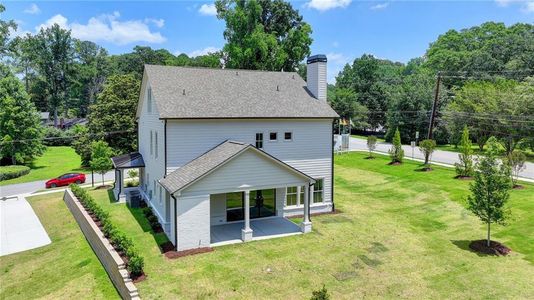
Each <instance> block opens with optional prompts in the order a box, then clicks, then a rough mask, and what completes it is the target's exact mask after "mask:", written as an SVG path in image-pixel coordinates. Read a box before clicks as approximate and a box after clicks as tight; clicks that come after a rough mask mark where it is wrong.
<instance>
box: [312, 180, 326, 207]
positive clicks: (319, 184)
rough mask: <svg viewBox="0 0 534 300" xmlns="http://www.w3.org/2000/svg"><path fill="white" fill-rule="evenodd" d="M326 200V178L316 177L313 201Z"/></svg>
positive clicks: (320, 201)
mask: <svg viewBox="0 0 534 300" xmlns="http://www.w3.org/2000/svg"><path fill="white" fill-rule="evenodd" d="M323 201H324V179H316V180H315V185H313V203H322V202H323Z"/></svg>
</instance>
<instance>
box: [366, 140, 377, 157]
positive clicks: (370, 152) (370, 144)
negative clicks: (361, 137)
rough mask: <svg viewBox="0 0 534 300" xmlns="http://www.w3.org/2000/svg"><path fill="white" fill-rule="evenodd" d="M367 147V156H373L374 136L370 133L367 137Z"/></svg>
mask: <svg viewBox="0 0 534 300" xmlns="http://www.w3.org/2000/svg"><path fill="white" fill-rule="evenodd" d="M367 149H369V158H374V157H373V151H374V150H375V149H376V136H374V135H370V136H368V137H367Z"/></svg>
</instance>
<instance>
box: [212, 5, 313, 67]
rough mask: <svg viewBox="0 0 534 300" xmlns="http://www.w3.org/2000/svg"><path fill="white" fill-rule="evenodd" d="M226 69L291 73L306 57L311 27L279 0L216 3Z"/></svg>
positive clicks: (310, 40) (292, 9)
mask: <svg viewBox="0 0 534 300" xmlns="http://www.w3.org/2000/svg"><path fill="white" fill-rule="evenodd" d="M215 6H216V7H217V18H219V19H221V20H224V21H225V23H226V29H225V31H224V38H225V39H226V45H225V46H224V48H223V52H224V55H225V60H226V63H225V65H226V67H229V68H236V69H251V70H269V71H280V70H286V71H294V70H296V68H297V67H298V65H299V63H300V62H302V60H303V59H304V58H305V57H306V56H308V55H309V54H310V45H311V43H312V38H311V32H312V29H311V26H310V25H309V24H308V23H306V22H304V21H303V19H302V16H301V15H300V14H299V12H298V11H297V10H295V9H294V8H293V7H292V6H291V4H290V3H288V2H285V1H283V0H274V1H273V0H251V1H242V0H217V1H215Z"/></svg>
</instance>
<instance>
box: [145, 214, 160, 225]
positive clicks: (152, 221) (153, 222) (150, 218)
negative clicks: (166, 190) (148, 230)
mask: <svg viewBox="0 0 534 300" xmlns="http://www.w3.org/2000/svg"><path fill="white" fill-rule="evenodd" d="M147 219H148V222H149V223H150V225H151V226H152V227H154V225H157V224H159V221H158V217H156V216H155V215H154V214H152V215H150V216H148V217H147Z"/></svg>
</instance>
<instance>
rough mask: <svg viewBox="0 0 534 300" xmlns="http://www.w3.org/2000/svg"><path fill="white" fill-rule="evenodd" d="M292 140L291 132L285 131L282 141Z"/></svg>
mask: <svg viewBox="0 0 534 300" xmlns="http://www.w3.org/2000/svg"><path fill="white" fill-rule="evenodd" d="M292 140H293V132H291V131H286V132H284V141H292Z"/></svg>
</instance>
